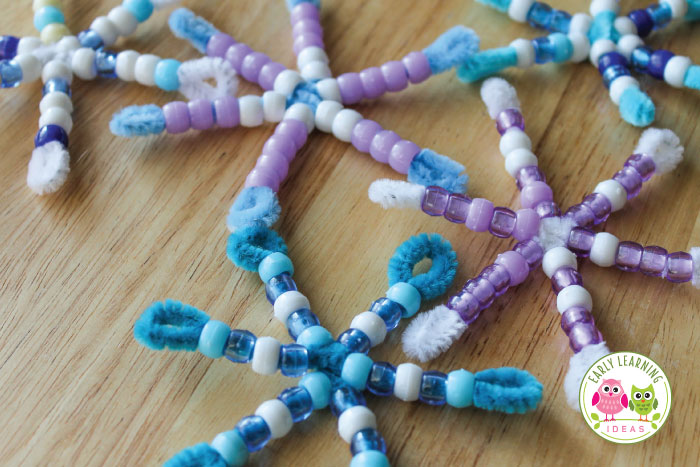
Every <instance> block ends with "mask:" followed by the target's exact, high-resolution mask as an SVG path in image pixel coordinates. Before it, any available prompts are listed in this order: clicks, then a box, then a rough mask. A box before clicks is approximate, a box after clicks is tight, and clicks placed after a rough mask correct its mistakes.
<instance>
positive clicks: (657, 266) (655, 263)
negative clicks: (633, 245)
mask: <svg viewBox="0 0 700 467" xmlns="http://www.w3.org/2000/svg"><path fill="white" fill-rule="evenodd" d="M667 255H668V251H666V250H665V249H664V248H661V247H660V246H648V247H646V248H644V251H642V260H641V262H640V263H639V269H640V270H641V271H642V272H643V273H644V274H646V275H647V276H656V277H658V276H660V275H661V274H663V273H664V271H665V270H666V257H667Z"/></svg>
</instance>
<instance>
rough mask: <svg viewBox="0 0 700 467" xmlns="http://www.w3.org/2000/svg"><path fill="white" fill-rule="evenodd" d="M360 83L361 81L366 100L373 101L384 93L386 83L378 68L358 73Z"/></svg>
mask: <svg viewBox="0 0 700 467" xmlns="http://www.w3.org/2000/svg"><path fill="white" fill-rule="evenodd" d="M360 81H362V90H363V93H364V95H365V98H367V99H375V98H377V97H379V96H381V95H382V94H384V93H385V92H386V83H385V82H384V75H382V70H380V69H379V67H376V66H374V67H371V68H367V69H366V70H362V71H361V72H360Z"/></svg>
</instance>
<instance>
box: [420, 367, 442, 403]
mask: <svg viewBox="0 0 700 467" xmlns="http://www.w3.org/2000/svg"><path fill="white" fill-rule="evenodd" d="M446 383H447V375H445V373H441V372H439V371H426V372H425V373H423V377H422V378H421V382H420V393H418V398H419V399H420V400H421V402H425V403H426V404H430V405H443V404H444V403H445V399H446V397H447V384H446Z"/></svg>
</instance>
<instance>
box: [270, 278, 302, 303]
mask: <svg viewBox="0 0 700 467" xmlns="http://www.w3.org/2000/svg"><path fill="white" fill-rule="evenodd" d="M290 290H297V285H296V284H295V283H294V281H293V280H292V277H291V276H290V275H289V274H287V273H282V274H280V275H278V276H275V277H273V278H272V279H270V280H269V281H268V282H267V284H266V285H265V296H266V297H267V301H268V302H270V304H272V305H274V303H275V300H277V297H279V296H280V295H282V294H283V293H285V292H289V291H290Z"/></svg>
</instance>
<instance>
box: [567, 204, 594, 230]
mask: <svg viewBox="0 0 700 467" xmlns="http://www.w3.org/2000/svg"><path fill="white" fill-rule="evenodd" d="M566 217H569V218H571V219H573V220H574V222H576V225H579V226H581V227H587V226H589V225H592V224H593V222H594V221H595V215H594V214H593V211H592V210H591V208H589V207H588V206H586V205H585V204H583V203H581V204H575V205H573V206H571V207H570V208H569V210H568V211H566Z"/></svg>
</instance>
